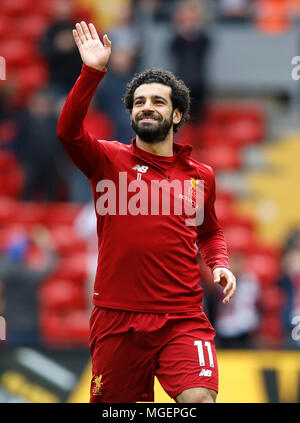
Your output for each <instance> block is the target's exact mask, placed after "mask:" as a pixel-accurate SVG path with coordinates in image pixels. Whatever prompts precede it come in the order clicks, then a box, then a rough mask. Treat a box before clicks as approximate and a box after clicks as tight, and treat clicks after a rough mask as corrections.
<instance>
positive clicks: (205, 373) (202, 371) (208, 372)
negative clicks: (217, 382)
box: [199, 369, 212, 377]
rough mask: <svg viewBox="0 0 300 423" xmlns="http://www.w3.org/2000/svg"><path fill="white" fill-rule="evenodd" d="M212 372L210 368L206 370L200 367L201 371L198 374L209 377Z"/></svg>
mask: <svg viewBox="0 0 300 423" xmlns="http://www.w3.org/2000/svg"><path fill="white" fill-rule="evenodd" d="M211 374H212V371H211V370H207V369H201V372H200V373H199V376H207V377H210V376H211Z"/></svg>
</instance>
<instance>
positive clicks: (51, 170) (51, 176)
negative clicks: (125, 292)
mask: <svg viewBox="0 0 300 423" xmlns="http://www.w3.org/2000/svg"><path fill="white" fill-rule="evenodd" d="M19 122H20V132H21V135H20V137H19V139H18V142H17V148H16V152H17V155H18V158H19V160H20V162H21V163H22V165H23V167H24V170H25V177H26V181H25V188H24V193H23V199H24V200H26V201H29V200H37V199H39V200H40V199H43V200H45V201H53V200H57V199H58V198H57V195H58V194H57V193H58V189H59V188H60V187H59V185H60V183H61V182H62V178H63V176H62V174H61V172H62V169H63V167H64V161H65V160H66V158H65V155H64V152H63V149H62V148H61V146H60V144H59V143H58V142H57V136H56V126H57V117H56V115H55V112H54V107H53V98H52V97H51V95H50V94H49V92H48V91H46V90H44V91H38V92H36V93H34V94H33V96H32V97H31V99H30V101H29V103H28V105H27V107H26V109H25V110H24V113H23V114H22V115H21V117H20V119H19Z"/></svg>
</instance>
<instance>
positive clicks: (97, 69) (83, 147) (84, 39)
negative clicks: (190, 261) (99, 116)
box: [57, 22, 111, 178]
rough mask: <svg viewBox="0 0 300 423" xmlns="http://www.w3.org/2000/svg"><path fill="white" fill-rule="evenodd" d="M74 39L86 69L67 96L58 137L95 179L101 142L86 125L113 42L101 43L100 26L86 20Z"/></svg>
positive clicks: (59, 122)
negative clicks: (96, 27) (98, 31)
mask: <svg viewBox="0 0 300 423" xmlns="http://www.w3.org/2000/svg"><path fill="white" fill-rule="evenodd" d="M73 36H74V40H75V42H76V45H77V47H78V49H79V52H80V55H81V58H82V60H83V66H82V71H81V74H80V76H79V78H78V79H77V81H76V83H75V85H74V87H73V88H72V90H71V92H70V94H69V95H68V97H67V100H66V103H65V105H64V107H63V110H62V112H61V115H60V117H59V120H58V125H57V136H58V138H59V139H60V141H61V143H62V145H63V147H64V149H65V150H66V152H67V154H68V155H69V156H70V158H71V159H72V161H73V162H74V163H75V165H76V166H78V167H79V169H81V170H82V172H84V173H85V175H86V176H87V177H88V178H92V176H93V175H94V173H95V171H96V169H97V166H98V164H99V156H100V157H101V155H102V154H103V153H102V148H101V144H100V143H99V142H98V141H97V140H96V138H95V137H94V136H93V135H91V134H90V133H89V132H88V131H87V130H86V128H85V127H84V124H83V122H84V118H85V116H86V114H87V111H88V107H89V105H90V102H91V100H92V97H93V95H94V93H95V91H96V89H97V86H98V84H99V82H100V81H101V80H102V78H103V76H104V75H105V72H106V68H105V66H106V64H107V61H108V59H109V56H110V51H111V43H110V41H109V39H108V37H107V36H104V38H103V41H104V45H103V44H102V43H101V41H100V39H99V37H98V34H97V32H96V29H95V28H94V26H93V25H92V24H89V26H87V25H86V23H85V22H81V23H80V24H76V29H74V30H73Z"/></svg>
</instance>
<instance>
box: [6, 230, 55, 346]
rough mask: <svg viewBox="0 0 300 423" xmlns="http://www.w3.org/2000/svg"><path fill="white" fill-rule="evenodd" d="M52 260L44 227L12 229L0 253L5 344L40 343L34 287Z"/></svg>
mask: <svg viewBox="0 0 300 423" xmlns="http://www.w3.org/2000/svg"><path fill="white" fill-rule="evenodd" d="M37 262H38V263H39V264H38V265H37ZM55 262H56V254H55V252H54V250H53V246H52V240H51V237H50V234H49V232H48V231H47V230H46V228H44V227H43V226H35V227H33V228H32V229H31V231H30V232H27V231H26V230H25V229H24V228H22V227H20V228H18V229H16V230H15V231H14V232H12V234H11V237H10V239H9V240H8V241H7V244H6V246H5V248H4V251H2V253H1V255H0V284H1V290H0V291H1V292H2V295H3V298H2V300H3V305H2V308H3V309H2V310H1V314H2V315H3V317H4V318H5V320H6V328H7V343H8V344H9V345H11V346H20V345H26V346H39V345H40V342H41V341H40V334H39V304H38V287H39V284H40V283H41V282H42V281H43V279H44V278H45V277H46V276H48V275H49V274H50V273H51V272H52V271H53V269H54V266H55Z"/></svg>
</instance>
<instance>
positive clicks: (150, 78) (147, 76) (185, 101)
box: [123, 68, 191, 132]
mask: <svg viewBox="0 0 300 423" xmlns="http://www.w3.org/2000/svg"><path fill="white" fill-rule="evenodd" d="M153 82H155V83H159V84H163V85H167V86H168V87H171V90H172V91H171V101H172V105H173V110H175V109H177V108H178V109H179V111H180V112H181V113H182V118H181V121H180V122H179V123H177V124H174V132H177V130H178V128H179V127H180V126H182V125H183V124H184V123H185V122H186V121H187V120H188V119H189V118H190V105H191V97H190V90H189V88H188V87H187V86H186V85H185V83H184V82H183V81H182V80H181V79H177V78H176V76H175V75H174V74H173V73H172V72H170V71H166V70H163V69H159V68H151V69H147V70H145V71H144V72H141V73H138V74H135V75H134V77H133V79H132V80H131V81H130V82H129V83H128V84H127V86H126V91H125V94H124V97H123V103H124V104H125V107H126V109H127V110H128V111H129V112H131V110H132V108H133V96H134V92H135V90H136V89H137V88H138V87H139V86H140V85H142V84H151V83H153Z"/></svg>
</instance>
